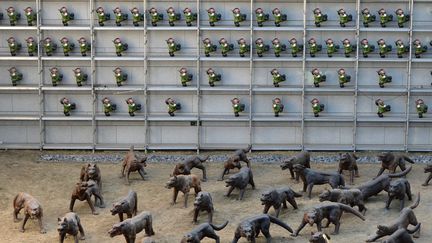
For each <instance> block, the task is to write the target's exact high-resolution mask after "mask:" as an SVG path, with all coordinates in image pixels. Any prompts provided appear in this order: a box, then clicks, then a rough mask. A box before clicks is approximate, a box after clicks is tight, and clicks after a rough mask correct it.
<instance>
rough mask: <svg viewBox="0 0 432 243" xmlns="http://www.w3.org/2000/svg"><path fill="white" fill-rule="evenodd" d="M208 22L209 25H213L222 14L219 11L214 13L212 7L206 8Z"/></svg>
mask: <svg viewBox="0 0 432 243" xmlns="http://www.w3.org/2000/svg"><path fill="white" fill-rule="evenodd" d="M207 13H208V17H209V24H210V26H212V27H213V26H215V23H216V22H219V21H220V20H221V19H222V15H221V14H220V13H216V10H215V9H214V8H209V9H207Z"/></svg>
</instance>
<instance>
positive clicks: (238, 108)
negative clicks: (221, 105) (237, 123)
mask: <svg viewBox="0 0 432 243" xmlns="http://www.w3.org/2000/svg"><path fill="white" fill-rule="evenodd" d="M231 104H232V107H233V111H234V116H236V117H239V116H240V112H243V111H244V110H245V107H246V106H245V104H242V103H240V99H238V98H234V99H232V100H231Z"/></svg>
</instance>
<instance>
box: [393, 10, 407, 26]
mask: <svg viewBox="0 0 432 243" xmlns="http://www.w3.org/2000/svg"><path fill="white" fill-rule="evenodd" d="M395 13H396V19H397V22H398V26H399V28H403V27H404V23H406V22H408V21H410V15H409V14H404V11H403V10H402V9H400V8H399V9H398V10H396V12H395Z"/></svg>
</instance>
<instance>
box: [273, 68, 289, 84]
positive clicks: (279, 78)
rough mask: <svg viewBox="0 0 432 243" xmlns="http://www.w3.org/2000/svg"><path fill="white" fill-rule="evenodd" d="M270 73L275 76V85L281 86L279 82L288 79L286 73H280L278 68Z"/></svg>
mask: <svg viewBox="0 0 432 243" xmlns="http://www.w3.org/2000/svg"><path fill="white" fill-rule="evenodd" d="M270 74H271V75H272V77H273V85H274V86H275V87H279V83H281V82H284V81H286V75H285V74H280V73H279V71H278V70H277V69H276V68H274V69H272V70H271V71H270Z"/></svg>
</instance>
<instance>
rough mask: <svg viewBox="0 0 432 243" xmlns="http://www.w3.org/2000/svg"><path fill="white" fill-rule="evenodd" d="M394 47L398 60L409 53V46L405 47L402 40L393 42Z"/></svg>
mask: <svg viewBox="0 0 432 243" xmlns="http://www.w3.org/2000/svg"><path fill="white" fill-rule="evenodd" d="M395 45H396V53H397V56H398V58H402V57H403V54H405V53H408V52H409V46H405V45H404V43H403V41H402V40H400V39H399V40H397V41H395ZM414 48H415V47H414Z"/></svg>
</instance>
